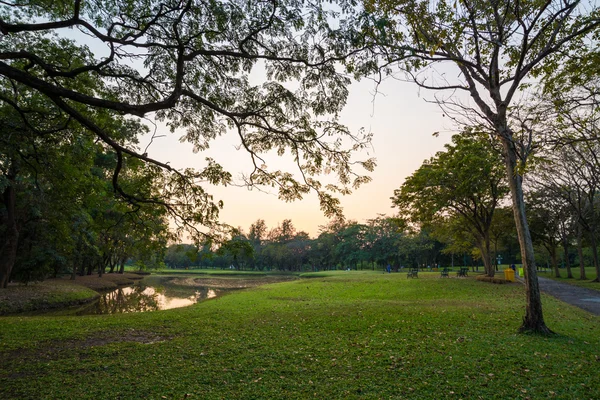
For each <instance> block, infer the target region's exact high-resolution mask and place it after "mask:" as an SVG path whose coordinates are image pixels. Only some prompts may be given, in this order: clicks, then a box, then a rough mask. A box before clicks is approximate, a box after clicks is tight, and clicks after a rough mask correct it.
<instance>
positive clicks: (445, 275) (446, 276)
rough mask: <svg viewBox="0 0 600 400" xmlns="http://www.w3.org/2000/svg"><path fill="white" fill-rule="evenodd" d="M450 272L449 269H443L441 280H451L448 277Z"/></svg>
mask: <svg viewBox="0 0 600 400" xmlns="http://www.w3.org/2000/svg"><path fill="white" fill-rule="evenodd" d="M448 272H449V270H448V267H444V268H443V269H442V272H441V275H440V278H449V276H448Z"/></svg>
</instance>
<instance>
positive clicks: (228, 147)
mask: <svg viewBox="0 0 600 400" xmlns="http://www.w3.org/2000/svg"><path fill="white" fill-rule="evenodd" d="M63 33H64V34H65V36H67V37H71V38H74V39H76V40H77V41H79V42H81V43H85V44H87V45H88V46H90V48H91V49H92V50H93V51H94V54H95V56H96V57H102V56H106V54H107V53H106V47H105V46H104V47H103V46H101V45H99V44H98V43H97V42H94V41H92V40H90V38H89V37H88V36H85V35H82V34H81V33H80V32H78V31H76V30H75V31H74V30H66V31H64V32H63ZM135 67H141V66H139V65H135ZM141 68H143V67H141ZM444 70H445V68H444ZM446 72H450V71H446ZM252 74H253V76H251V80H253V81H254V83H256V84H258V83H261V80H264V79H266V77H265V76H264V71H263V72H261V71H260V70H258V71H253V72H252ZM433 98H434V92H427V91H425V92H419V90H418V89H417V87H416V85H415V84H411V83H408V82H402V81H399V80H395V79H387V80H386V81H384V82H383V83H382V84H381V85H380V86H379V87H378V89H377V94H376V95H375V87H374V84H373V82H372V81H370V80H368V79H364V80H362V81H360V82H354V83H353V84H352V85H351V87H350V95H349V98H348V102H347V104H346V107H345V108H344V110H343V111H342V113H341V115H340V120H339V122H341V123H342V124H344V125H346V126H348V127H349V128H350V130H351V132H352V133H357V132H358V131H359V129H361V128H363V129H365V130H366V131H368V132H372V133H373V139H372V148H371V149H370V150H369V151H368V154H358V155H357V159H360V158H362V159H366V158H370V157H375V158H376V160H377V167H376V168H375V171H374V172H372V173H369V176H370V177H371V178H372V181H371V182H370V183H367V184H364V185H363V186H361V187H360V188H359V189H357V190H355V191H354V192H353V193H352V194H351V195H347V196H343V197H341V198H340V200H341V204H342V207H343V209H344V216H345V217H346V218H347V219H349V220H354V221H357V222H359V223H363V222H365V221H366V220H368V219H370V218H375V217H377V216H378V214H385V215H389V216H392V215H394V213H395V210H394V209H393V208H392V207H391V206H392V203H391V200H390V197H391V196H392V195H393V193H394V189H397V188H399V187H400V185H401V184H402V182H403V181H404V179H405V178H406V177H407V176H409V175H410V174H412V173H413V172H414V171H415V170H416V169H417V168H419V166H420V165H421V164H422V163H423V161H424V160H426V159H428V158H430V157H432V156H433V155H435V153H436V152H438V151H440V150H442V149H443V146H444V144H446V143H448V142H449V141H450V138H451V136H452V134H453V133H455V132H456V127H455V126H454V125H453V123H452V122H451V121H450V120H449V118H445V117H444V116H443V115H444V113H443V112H442V110H441V109H440V108H439V107H438V106H437V105H435V104H432V103H428V102H427V101H426V100H433ZM434 132H439V135H438V136H435V137H434V136H433V133H434ZM155 135H157V136H161V137H158V138H155V139H154V140H152V141H151V140H150V139H151V138H150V136H151V135H147V136H145V137H142V138H141V139H140V144H139V146H140V148H141V149H145V148H146V147H147V146H148V145H149V144H150V145H149V146H148V148H147V153H148V156H149V157H151V158H154V159H156V160H159V161H162V162H169V164H170V165H171V166H174V167H176V168H198V169H199V168H201V167H202V166H203V165H204V160H205V158H206V157H212V158H214V159H215V160H216V161H217V162H219V163H220V164H222V165H223V166H224V167H225V168H226V169H227V170H228V171H229V172H230V173H232V175H233V177H234V179H235V180H237V181H238V182H240V181H241V179H240V177H241V174H243V173H246V174H249V173H250V172H251V171H252V168H251V164H250V158H249V156H248V154H247V153H245V152H244V150H239V149H238V146H239V142H238V141H237V140H236V137H235V135H234V134H233V133H231V134H228V135H225V136H222V137H218V138H217V139H216V140H215V141H213V143H212V144H211V147H210V149H208V150H207V151H203V152H200V153H194V152H193V151H192V145H191V144H189V143H181V142H180V141H179V138H180V137H181V136H182V135H183V132H177V131H176V132H174V133H171V132H170V131H169V129H168V128H167V127H166V126H164V125H161V124H157V131H156V133H155ZM286 162H287V163H288V165H289V164H290V163H291V156H290V155H289V154H288V155H287V157H286V156H284V157H283V159H282V160H280V161H278V162H277V163H278V164H279V163H281V165H282V166H285V165H286ZM290 170H291V168H290ZM209 192H210V193H212V194H213V195H214V197H215V200H223V202H224V208H223V210H222V211H221V213H220V221H221V222H222V223H226V224H228V225H231V226H234V227H241V228H242V229H243V230H244V231H245V232H247V231H248V228H249V227H250V225H251V224H252V223H253V222H255V221H256V220H257V219H264V220H265V222H266V224H267V226H268V227H269V228H274V227H276V226H277V225H278V224H279V223H281V221H283V220H284V219H291V220H292V222H293V224H294V226H295V227H296V229H297V230H298V231H305V232H307V233H308V234H309V235H311V236H312V237H316V236H317V235H318V233H319V227H320V226H323V225H326V224H327V223H328V221H329V220H328V218H326V217H325V216H324V215H323V212H322V211H321V210H320V208H319V202H318V198H317V196H316V194H315V193H312V194H310V195H306V196H305V197H304V199H303V200H301V201H295V202H292V203H286V202H284V201H282V200H279V199H278V197H277V194H276V192H275V191H273V190H271V191H270V192H269V191H268V190H267V192H265V191H259V190H256V189H254V190H248V189H247V188H244V187H235V186H229V187H215V188H213V189H212V190H210V191H209Z"/></svg>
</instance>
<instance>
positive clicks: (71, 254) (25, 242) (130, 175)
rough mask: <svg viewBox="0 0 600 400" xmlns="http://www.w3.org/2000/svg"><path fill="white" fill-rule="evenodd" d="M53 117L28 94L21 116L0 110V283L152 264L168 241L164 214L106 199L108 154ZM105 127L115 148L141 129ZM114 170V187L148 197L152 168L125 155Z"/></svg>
mask: <svg viewBox="0 0 600 400" xmlns="http://www.w3.org/2000/svg"><path fill="white" fill-rule="evenodd" d="M53 111H54V110H53V109H52V107H50V106H49V105H48V104H44V102H43V101H42V100H41V99H36V98H33V99H30V104H29V106H28V108H27V110H24V112H26V113H27V119H25V118H23V117H22V116H21V115H18V114H15V113H14V111H13V110H11V109H10V107H8V106H6V105H2V106H1V107H0V126H2V130H3V132H2V133H3V134H2V135H1V136H0V171H1V172H2V175H0V192H2V202H1V205H2V213H1V215H0V222H1V224H0V238H1V243H0V287H2V288H4V287H6V286H7V284H8V282H9V280H10V279H14V280H20V281H24V282H27V281H30V280H38V279H43V278H45V277H47V276H49V275H52V276H57V274H59V273H65V272H70V273H71V274H72V277H74V276H75V275H76V274H81V275H83V274H91V273H92V271H94V272H96V271H97V272H98V273H99V274H100V275H101V274H102V273H103V272H104V271H105V270H109V271H110V272H113V271H120V272H123V267H124V265H125V262H126V261H128V260H129V259H131V258H132V257H136V259H137V260H139V262H141V263H148V264H150V265H152V263H155V262H160V261H161V260H162V256H161V254H162V252H163V249H164V247H165V244H166V242H167V240H168V237H169V236H168V235H169V233H168V224H167V219H166V213H165V211H164V209H163V208H161V207H157V206H156V205H153V204H151V203H146V204H138V205H133V204H131V203H129V202H127V201H125V200H124V199H122V198H119V197H116V196H115V194H114V192H113V190H112V177H113V172H114V170H115V168H116V167H117V159H116V157H115V156H114V154H113V153H111V152H109V151H107V148H106V146H105V145H104V144H102V143H100V142H98V141H96V140H95V139H94V137H93V136H91V135H87V134H85V133H83V132H81V128H80V127H78V126H76V124H74V123H73V122H72V121H71V120H69V119H68V118H62V117H63V116H62V115H61V114H60V113H53ZM33 119H36V120H39V121H38V122H37V123H36V124H35V126H34V125H31V123H32V120H33ZM106 122H107V124H111V125H112V126H113V128H112V129H114V135H115V137H118V138H119V140H120V141H122V142H123V143H128V142H129V143H130V142H134V141H135V140H136V135H137V134H138V133H139V130H140V129H141V127H140V126H138V125H137V124H134V123H131V121H126V120H123V119H118V118H114V116H113V117H112V118H111V120H110V121H106ZM119 168H120V169H121V171H120V175H121V178H120V179H121V185H122V186H123V187H126V188H128V190H131V191H132V192H133V193H138V194H140V195H141V196H145V197H147V198H151V197H152V196H157V194H158V193H157V192H158V188H159V186H158V185H159V184H160V182H161V177H160V174H159V171H157V170H156V169H154V168H151V167H149V166H148V165H145V164H144V163H142V162H140V161H139V160H136V159H135V158H127V159H125V160H123V164H122V165H121V166H119Z"/></svg>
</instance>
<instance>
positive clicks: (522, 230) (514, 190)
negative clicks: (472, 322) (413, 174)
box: [499, 130, 552, 334]
mask: <svg viewBox="0 0 600 400" xmlns="http://www.w3.org/2000/svg"><path fill="white" fill-rule="evenodd" d="M499 132H502V131H501V130H499ZM505 134H508V133H505ZM511 138H512V135H511ZM502 145H503V147H504V161H505V166H506V175H507V178H508V184H509V187H510V194H511V198H512V204H513V213H514V217H515V226H516V228H517V235H518V238H519V245H520V246H521V259H522V262H523V272H524V274H525V295H526V305H525V316H524V317H523V325H521V327H520V329H519V330H520V331H521V332H535V333H542V334H550V333H552V331H551V330H550V329H549V328H548V327H547V326H546V323H545V322H544V314H543V312H542V298H541V294H540V287H539V283H538V279H537V271H536V270H535V257H534V251H533V241H532V240H531V233H530V232H529V225H528V224H527V216H526V214H525V200H524V197H523V177H522V176H521V175H520V174H519V173H518V171H517V151H516V148H515V145H514V143H513V142H512V140H511V139H509V138H508V137H504V136H503V137H502Z"/></svg>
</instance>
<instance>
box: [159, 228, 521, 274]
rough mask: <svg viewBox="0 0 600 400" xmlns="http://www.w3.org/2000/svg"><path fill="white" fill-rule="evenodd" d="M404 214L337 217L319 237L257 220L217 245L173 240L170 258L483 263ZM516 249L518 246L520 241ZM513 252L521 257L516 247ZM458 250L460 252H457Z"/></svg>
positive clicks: (246, 264) (303, 267) (219, 262)
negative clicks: (414, 226) (410, 223)
mask: <svg viewBox="0 0 600 400" xmlns="http://www.w3.org/2000/svg"><path fill="white" fill-rule="evenodd" d="M405 228H406V226H405V225H404V224H403V222H402V221H401V220H400V219H398V218H391V217H386V216H378V217H377V218H374V219H371V220H368V221H367V222H366V223H364V224H360V223H357V222H354V221H344V220H341V219H336V220H333V221H331V222H330V223H329V224H328V225H327V226H322V227H321V229H320V233H319V235H318V236H317V237H316V238H310V237H309V235H308V234H307V233H306V232H302V231H296V229H295V228H294V226H293V223H292V221H291V220H284V221H282V223H281V224H280V225H279V226H277V227H275V228H273V229H268V227H267V226H266V225H265V222H264V220H261V219H259V220H257V221H256V222H255V223H253V224H252V225H251V226H250V229H249V230H248V233H244V232H242V231H241V229H238V231H237V233H236V235H235V236H234V237H233V238H231V239H230V240H228V241H226V242H224V243H223V244H222V245H220V246H219V247H217V248H214V249H211V248H209V247H204V248H201V249H198V247H196V246H194V245H191V244H174V245H171V246H169V248H168V250H167V253H166V256H165V264H166V265H167V266H169V267H171V268H220V269H229V268H234V269H239V270H278V271H315V270H332V269H354V270H361V269H371V270H375V269H381V270H383V269H384V268H386V267H387V266H388V265H389V266H390V267H391V268H392V269H394V270H396V271H397V270H399V269H400V268H401V267H419V268H425V267H427V266H430V267H434V266H436V265H445V266H450V265H452V264H453V263H454V258H456V263H457V265H459V264H461V265H462V263H464V262H468V265H472V266H473V267H476V266H477V268H478V265H479V263H480V259H479V258H478V254H476V253H473V252H472V251H471V250H472V248H466V249H461V250H459V251H460V252H456V253H453V252H452V249H450V248H448V247H447V246H446V245H445V244H444V243H442V242H441V241H440V240H438V239H436V238H435V237H434V236H433V235H431V233H430V232H429V231H428V230H426V229H422V230H418V231H413V230H406V229H405ZM515 250H516V247H515ZM504 254H506V256H507V258H508V257H515V255H516V254H515V252H514V251H513V253H512V255H510V256H509V255H508V253H507V252H505V253H504ZM455 256H456V257H455Z"/></svg>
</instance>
